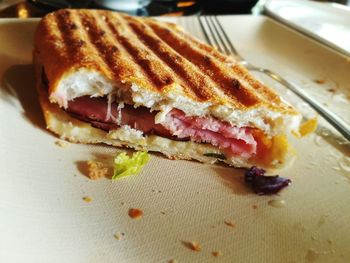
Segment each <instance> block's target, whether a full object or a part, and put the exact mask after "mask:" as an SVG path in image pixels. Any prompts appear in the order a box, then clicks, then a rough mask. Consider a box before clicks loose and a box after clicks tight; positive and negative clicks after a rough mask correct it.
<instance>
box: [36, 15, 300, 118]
mask: <svg viewBox="0 0 350 263" xmlns="http://www.w3.org/2000/svg"><path fill="white" fill-rule="evenodd" d="M35 52H37V54H38V56H39V57H40V60H41V61H42V64H43V66H44V68H45V72H46V75H47V78H48V81H49V84H50V85H49V93H52V92H54V91H56V90H57V86H58V83H59V81H60V80H61V79H63V78H64V75H66V74H69V73H70V72H74V71H77V70H78V69H82V68H85V69H88V70H91V71H96V72H99V73H100V74H102V75H103V76H104V77H106V78H107V79H109V80H111V81H113V82H115V83H123V84H129V85H131V83H134V84H136V85H138V86H140V87H142V88H143V89H147V90H151V91H156V92H159V93H163V92H165V91H166V90H167V89H169V88H171V87H172V86H174V85H176V86H180V87H181V88H182V90H183V91H184V93H185V94H186V96H188V97H189V98H191V99H192V100H195V101H199V102H206V101H210V102H212V103H214V104H221V103H225V104H228V105H232V107H233V108H236V109H242V110H244V109H251V108H258V107H261V106H266V107H268V108H270V109H271V110H274V111H279V112H283V113H288V114H296V112H295V111H294V109H293V108H291V107H290V106H288V105H286V104H284V103H283V102H282V101H281V100H280V98H279V96H278V95H277V94H276V93H275V92H274V91H273V90H271V89H270V88H268V87H266V86H265V85H263V84H261V83H260V82H258V81H256V80H255V79H254V78H253V77H252V76H251V75H250V74H249V73H248V71H247V70H246V69H245V68H243V67H242V66H240V65H238V64H237V63H236V61H235V60H234V58H233V57H229V56H225V55H223V54H221V53H219V52H218V51H217V50H216V49H214V48H213V47H211V46H208V45H206V44H204V43H202V42H200V41H198V40H196V39H194V38H193V37H191V36H190V35H189V34H187V33H185V32H184V31H182V30H181V29H179V28H178V27H177V26H174V25H169V24H168V23H164V22H159V21H156V20H153V19H150V18H138V17H132V16H128V15H124V14H119V13H116V12H111V11H102V10H84V9H80V10H70V9H63V10H59V11H57V12H54V13H51V14H48V15H47V16H45V17H44V18H43V19H42V20H41V22H40V24H39V26H38V29H37V31H36V34H35ZM124 86H125V85H124ZM126 86H127V85H126Z"/></svg>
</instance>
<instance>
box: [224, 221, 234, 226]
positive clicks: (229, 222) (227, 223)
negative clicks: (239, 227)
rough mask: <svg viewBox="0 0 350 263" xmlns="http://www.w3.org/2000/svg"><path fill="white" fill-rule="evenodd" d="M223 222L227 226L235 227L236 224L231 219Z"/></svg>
mask: <svg viewBox="0 0 350 263" xmlns="http://www.w3.org/2000/svg"><path fill="white" fill-rule="evenodd" d="M224 222H225V224H226V225H227V226H229V227H235V226H236V225H235V223H233V222H232V221H229V220H225V221H224Z"/></svg>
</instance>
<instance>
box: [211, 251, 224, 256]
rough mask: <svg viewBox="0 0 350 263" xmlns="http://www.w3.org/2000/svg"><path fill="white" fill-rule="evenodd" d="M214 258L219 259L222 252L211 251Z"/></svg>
mask: <svg viewBox="0 0 350 263" xmlns="http://www.w3.org/2000/svg"><path fill="white" fill-rule="evenodd" d="M212 254H213V256H214V257H221V256H222V252H221V251H213V252H212Z"/></svg>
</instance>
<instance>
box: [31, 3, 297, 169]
mask: <svg viewBox="0 0 350 263" xmlns="http://www.w3.org/2000/svg"><path fill="white" fill-rule="evenodd" d="M34 63H35V68H36V79H37V87H38V90H39V97H40V103H41V106H42V109H43V112H44V116H45V120H46V124H47V128H48V129H49V130H51V131H52V132H54V133H56V134H57V135H59V136H60V137H61V138H63V139H67V140H70V141H72V142H79V143H106V144H109V145H114V146H126V147H131V148H134V149H137V150H146V151H155V152H161V153H163V154H164V155H166V156H167V157H169V158H172V159H194V160H198V161H200V162H210V163H213V162H216V161H218V160H220V161H222V162H225V163H227V164H229V165H233V166H236V167H250V166H252V165H258V166H260V167H264V168H267V169H271V168H278V167H280V166H282V165H284V164H285V163H286V161H287V160H288V159H289V152H290V148H289V145H288V142H287V138H286V133H288V132H289V131H290V130H293V129H297V128H298V126H299V123H300V119H301V118H300V115H299V114H298V113H297V112H296V111H295V110H294V109H293V108H292V107H291V106H290V105H288V104H286V103H285V102H283V101H282V100H281V98H280V97H279V96H278V95H277V94H276V93H275V92H274V91H273V90H271V89H270V88H268V87H266V86H265V85H263V84H262V83H260V82H259V81H257V80H255V79H254V78H253V77H252V76H251V75H250V74H249V72H248V71H247V70H246V69H245V68H244V67H242V66H241V65H239V64H238V63H237V61H236V60H235V59H234V58H233V57H230V56H226V55H223V54H221V53H219V52H218V51H217V50H216V49H214V48H213V47H211V46H209V45H206V44H204V43H202V42H201V41H198V40H197V39H195V38H193V37H192V36H191V35H189V34H188V33H186V32H184V31H183V30H182V29H180V28H178V27H177V26H176V25H173V24H170V23H165V22H160V21H156V20H154V19H151V18H139V17H132V16H128V15H125V14H120V13H116V12H112V11H102V10H84V9H81V10H69V9H63V10H59V11H56V12H54V13H50V14H48V15H47V16H45V17H44V18H43V19H42V20H41V21H40V23H39V26H38V28H37V30H36V35H35V48H34Z"/></svg>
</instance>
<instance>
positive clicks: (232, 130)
mask: <svg viewBox="0 0 350 263" xmlns="http://www.w3.org/2000/svg"><path fill="white" fill-rule="evenodd" d="M117 107H118V105H117V103H115V102H114V103H112V104H111V109H110V114H109V115H110V116H112V118H111V117H107V116H108V113H107V112H108V102H107V99H106V98H91V97H89V96H83V97H80V98H76V99H75V100H74V101H69V103H68V108H67V111H68V112H69V113H70V114H72V115H73V116H74V117H76V118H78V119H81V120H83V121H86V122H90V123H91V125H93V126H94V127H97V128H100V129H103V130H106V131H108V130H111V129H115V128H117V127H119V125H129V126H131V127H132V128H135V129H138V130H140V131H142V132H144V133H145V134H157V135H159V136H162V137H166V138H170V139H173V140H188V139H190V140H192V141H194V142H198V143H209V144H212V145H214V146H216V147H219V148H220V149H223V150H224V151H225V153H226V154H227V155H228V156H237V155H240V156H242V157H246V158H249V157H250V156H251V155H252V154H254V153H256V148H257V143H256V141H255V139H254V137H253V135H252V132H251V129H249V128H245V127H243V128H238V127H235V126H232V125H230V124H229V123H227V122H222V121H219V120H217V119H215V118H212V117H189V116H186V115H185V113H184V112H182V111H180V110H177V109H173V110H171V111H170V112H169V113H168V114H167V115H166V117H165V120H164V121H163V122H161V123H155V115H156V113H157V112H155V111H153V112H150V110H149V109H148V108H145V107H138V108H134V107H133V106H131V105H125V106H124V107H123V108H121V109H120V113H119V114H120V115H121V116H120V117H121V118H120V123H117V116H118V109H117Z"/></svg>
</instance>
